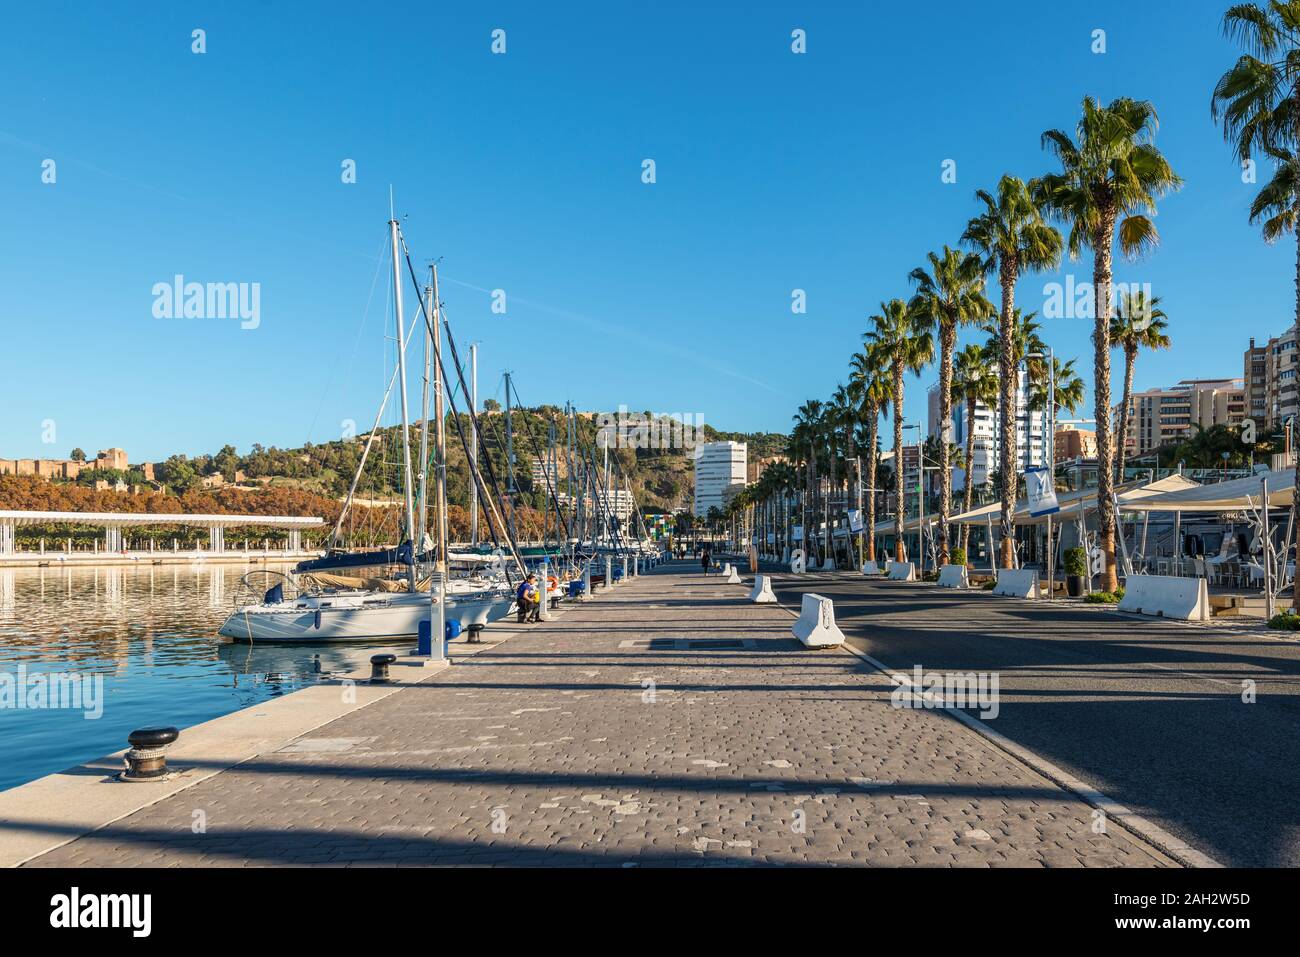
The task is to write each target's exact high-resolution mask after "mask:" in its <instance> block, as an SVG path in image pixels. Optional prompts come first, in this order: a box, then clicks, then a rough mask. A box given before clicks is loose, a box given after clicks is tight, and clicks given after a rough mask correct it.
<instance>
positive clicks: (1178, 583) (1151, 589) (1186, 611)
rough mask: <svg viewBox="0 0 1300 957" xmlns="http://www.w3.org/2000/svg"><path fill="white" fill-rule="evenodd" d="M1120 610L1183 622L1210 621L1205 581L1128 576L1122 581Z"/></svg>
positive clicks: (1158, 576) (1164, 576) (1159, 576)
mask: <svg viewBox="0 0 1300 957" xmlns="http://www.w3.org/2000/svg"><path fill="white" fill-rule="evenodd" d="M1119 610H1120V611H1132V612H1137V613H1138V614H1141V615H1155V616H1157V617H1159V618H1181V619H1182V620H1183V621H1209V619H1210V598H1209V591H1208V590H1207V588H1206V586H1205V579H1204V578H1175V577H1173V576H1170V575H1130V576H1129V577H1128V578H1127V579H1125V581H1124V597H1123V599H1121V600H1120V603H1119Z"/></svg>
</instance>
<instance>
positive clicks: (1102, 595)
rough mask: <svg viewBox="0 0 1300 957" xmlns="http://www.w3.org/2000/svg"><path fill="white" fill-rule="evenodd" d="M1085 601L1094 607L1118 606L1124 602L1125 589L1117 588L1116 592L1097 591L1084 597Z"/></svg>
mask: <svg viewBox="0 0 1300 957" xmlns="http://www.w3.org/2000/svg"><path fill="white" fill-rule="evenodd" d="M1083 600H1084V601H1086V602H1091V603H1092V604H1094V605H1118V604H1119V603H1120V602H1121V601H1123V600H1124V589H1122V588H1116V589H1115V590H1114V591H1095V592H1093V593H1092V594H1090V595H1084V596H1083Z"/></svg>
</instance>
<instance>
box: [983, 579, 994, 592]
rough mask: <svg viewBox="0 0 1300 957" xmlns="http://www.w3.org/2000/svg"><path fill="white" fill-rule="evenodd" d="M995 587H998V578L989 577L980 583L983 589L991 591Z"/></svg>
mask: <svg viewBox="0 0 1300 957" xmlns="http://www.w3.org/2000/svg"><path fill="white" fill-rule="evenodd" d="M997 587H998V580H997V579H996V578H990V579H989V580H988V581H986V582H985V583H984V584H983V585H980V588H982V589H984V590H985V591H992V590H993V589H995V588H997Z"/></svg>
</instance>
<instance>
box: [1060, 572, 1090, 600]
mask: <svg viewBox="0 0 1300 957" xmlns="http://www.w3.org/2000/svg"><path fill="white" fill-rule="evenodd" d="M1086 590H1087V580H1086V579H1085V578H1084V577H1083V576H1082V575H1066V576H1065V593H1066V594H1067V595H1069V596H1070V597H1071V598H1082V597H1083V593H1084V592H1085V591H1086Z"/></svg>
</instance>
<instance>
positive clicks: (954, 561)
mask: <svg viewBox="0 0 1300 957" xmlns="http://www.w3.org/2000/svg"><path fill="white" fill-rule="evenodd" d="M948 564H950V565H965V564H966V549H964V548H954V549H953V550H952V551H950V552H949V553H948Z"/></svg>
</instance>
